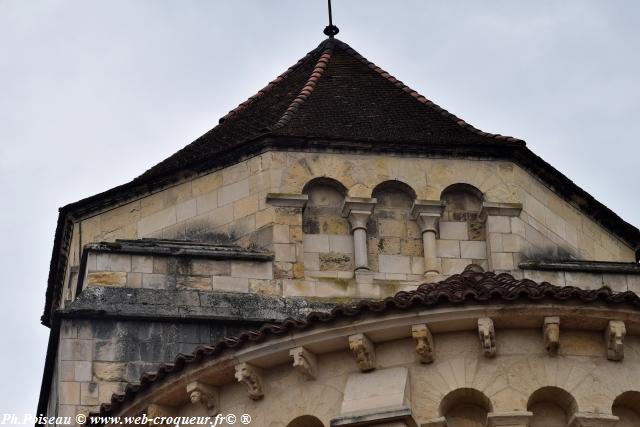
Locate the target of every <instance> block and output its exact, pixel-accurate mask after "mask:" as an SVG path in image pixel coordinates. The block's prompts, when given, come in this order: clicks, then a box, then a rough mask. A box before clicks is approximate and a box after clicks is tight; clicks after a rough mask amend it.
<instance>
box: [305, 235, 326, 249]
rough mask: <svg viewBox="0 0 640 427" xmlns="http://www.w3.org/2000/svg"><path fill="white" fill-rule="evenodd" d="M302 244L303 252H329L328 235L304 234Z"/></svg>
mask: <svg viewBox="0 0 640 427" xmlns="http://www.w3.org/2000/svg"><path fill="white" fill-rule="evenodd" d="M302 245H303V247H304V251H305V252H330V249H329V236H328V235H326V234H305V235H304V236H303V237H302Z"/></svg>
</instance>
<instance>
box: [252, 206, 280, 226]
mask: <svg viewBox="0 0 640 427" xmlns="http://www.w3.org/2000/svg"><path fill="white" fill-rule="evenodd" d="M275 219H276V211H275V209H273V208H267V209H261V210H259V211H257V212H256V228H258V229H259V228H262V227H264V226H265V225H268V224H272V223H273V222H274V221H275Z"/></svg>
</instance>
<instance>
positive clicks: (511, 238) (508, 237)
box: [502, 234, 522, 252]
mask: <svg viewBox="0 0 640 427" xmlns="http://www.w3.org/2000/svg"><path fill="white" fill-rule="evenodd" d="M502 248H503V250H502V251H503V252H520V251H521V250H522V237H520V236H519V235H517V234H503V235H502Z"/></svg>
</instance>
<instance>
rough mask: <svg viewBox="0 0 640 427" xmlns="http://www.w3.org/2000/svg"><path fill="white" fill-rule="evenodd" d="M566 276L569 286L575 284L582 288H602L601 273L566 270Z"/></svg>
mask: <svg viewBox="0 0 640 427" xmlns="http://www.w3.org/2000/svg"><path fill="white" fill-rule="evenodd" d="M564 277H565V283H566V285H567V286H575V287H578V288H581V289H600V288H601V287H602V274H601V273H583V272H580V271H565V272H564Z"/></svg>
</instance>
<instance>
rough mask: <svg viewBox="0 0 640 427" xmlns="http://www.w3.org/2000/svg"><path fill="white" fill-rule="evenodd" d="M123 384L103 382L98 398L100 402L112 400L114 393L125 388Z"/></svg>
mask: <svg viewBox="0 0 640 427" xmlns="http://www.w3.org/2000/svg"><path fill="white" fill-rule="evenodd" d="M121 384H123V383H108V382H104V383H101V384H100V387H99V391H98V400H99V401H100V402H110V401H111V396H112V395H113V394H114V393H120V392H121V391H122V389H123V388H124V387H123V386H122V385H121Z"/></svg>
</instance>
